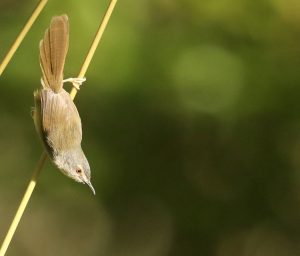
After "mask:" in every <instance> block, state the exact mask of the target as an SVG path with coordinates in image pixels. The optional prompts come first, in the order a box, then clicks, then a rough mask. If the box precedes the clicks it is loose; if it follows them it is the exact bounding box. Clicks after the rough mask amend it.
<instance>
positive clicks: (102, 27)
mask: <svg viewBox="0 0 300 256" xmlns="http://www.w3.org/2000/svg"><path fill="white" fill-rule="evenodd" d="M116 3H117V0H111V2H110V4H109V6H108V9H107V11H106V13H105V15H104V18H103V20H102V22H101V24H100V26H99V28H98V31H97V33H96V36H95V38H94V40H93V42H92V45H91V47H90V49H89V51H88V54H87V56H86V58H85V60H84V62H83V64H82V67H81V69H80V72H79V76H78V77H84V76H85V73H86V71H87V69H88V67H89V65H90V62H91V60H92V58H93V56H94V53H95V51H96V49H97V46H98V45H99V42H100V39H101V37H102V35H103V32H104V30H105V28H106V26H107V23H108V21H109V18H110V16H111V13H112V11H113V9H114V7H115V5H116ZM76 94H77V89H75V87H73V88H72V90H71V92H70V96H71V98H72V99H74V98H75V96H76ZM46 159H47V153H46V152H43V153H42V155H41V157H40V160H39V162H38V164H37V166H36V169H35V170H34V172H33V175H32V177H31V179H30V182H29V184H28V186H27V189H26V191H25V193H24V196H23V198H22V200H21V203H20V205H19V208H18V210H17V212H16V214H15V217H14V219H13V221H12V223H11V225H10V227H9V229H8V232H7V234H6V236H5V238H4V241H3V243H2V246H1V248H0V256H4V255H5V253H6V250H7V248H8V247H9V244H10V242H11V240H12V238H13V235H14V233H15V231H16V229H17V227H18V224H19V222H20V220H21V218H22V215H23V213H24V211H25V209H26V206H27V204H28V202H29V200H30V197H31V195H32V192H33V190H34V188H35V186H36V183H37V178H38V176H39V174H40V172H41V170H42V169H43V166H44V163H45V161H46Z"/></svg>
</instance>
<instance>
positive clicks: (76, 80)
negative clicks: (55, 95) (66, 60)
mask: <svg viewBox="0 0 300 256" xmlns="http://www.w3.org/2000/svg"><path fill="white" fill-rule="evenodd" d="M85 81H86V78H85V77H75V78H68V79H64V80H63V83H66V82H70V83H72V84H73V86H74V87H75V88H76V89H77V90H80V86H81V85H82V83H83V82H85Z"/></svg>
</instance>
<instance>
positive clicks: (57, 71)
mask: <svg viewBox="0 0 300 256" xmlns="http://www.w3.org/2000/svg"><path fill="white" fill-rule="evenodd" d="M68 47H69V21H68V16H67V15H62V16H56V17H53V18H52V20H51V24H50V27H49V28H48V29H47V30H46V32H45V35H44V38H43V39H42V40H41V42H40V65H41V69H42V72H43V78H42V80H43V86H44V87H49V88H51V89H52V90H53V91H54V92H59V91H60V90H61V88H62V85H63V68H64V64H65V59H66V55H67V52H68Z"/></svg>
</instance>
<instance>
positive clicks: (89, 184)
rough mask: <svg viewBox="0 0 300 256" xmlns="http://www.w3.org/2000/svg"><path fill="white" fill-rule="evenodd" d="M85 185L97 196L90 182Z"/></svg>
mask: <svg viewBox="0 0 300 256" xmlns="http://www.w3.org/2000/svg"><path fill="white" fill-rule="evenodd" d="M85 184H86V185H88V186H89V187H90V189H91V190H92V192H93V194H94V195H96V191H95V189H94V187H93V185H92V183H91V182H90V181H89V180H88V181H85Z"/></svg>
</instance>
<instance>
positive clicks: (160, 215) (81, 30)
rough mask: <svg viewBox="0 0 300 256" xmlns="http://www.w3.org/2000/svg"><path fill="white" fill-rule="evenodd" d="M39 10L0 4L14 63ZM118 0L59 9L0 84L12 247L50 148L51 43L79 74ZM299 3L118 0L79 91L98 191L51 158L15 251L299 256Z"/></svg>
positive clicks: (3, 197)
mask: <svg viewBox="0 0 300 256" xmlns="http://www.w3.org/2000/svg"><path fill="white" fill-rule="evenodd" d="M37 2H38V1H32V0H26V1H16V0H1V1H0V22H1V23H0V24H1V25H0V31H1V36H0V58H1V59H2V58H3V57H4V55H5V53H6V52H7V50H8V49H9V47H10V45H11V44H12V42H13V41H14V39H15V37H16V36H17V34H18V33H19V31H20V30H21V28H22V26H23V24H24V22H25V21H26V20H27V19H28V17H29V15H30V14H31V12H32V10H33V8H34V7H35V5H36V4H37ZM107 4H108V1H96V0H89V1H73V0H65V1H58V0H49V2H48V4H47V6H46V8H45V9H44V11H43V12H42V13H41V15H40V17H39V18H38V20H37V22H36V23H35V24H34V26H33V28H32V29H31V31H30V32H29V34H28V35H27V36H26V38H25V40H24V42H23V43H22V45H21V47H20V48H19V49H18V51H17V53H16V54H15V56H14V57H13V59H12V61H11V62H10V63H9V65H8V67H7V69H6V70H5V72H4V73H3V75H2V76H1V78H0V145H1V147H0V162H1V171H0V239H1V240H2V239H3V237H4V235H5V232H6V230H7V228H8V226H9V224H10V222H11V220H12V217H13V215H14V212H15V210H16V208H17V205H18V203H19V201H20V199H21V197H22V195H23V192H24V190H25V187H26V185H27V183H28V181H29V178H30V176H31V174H32V171H33V168H34V167H35V165H36V162H37V160H38V159H39V156H40V153H41V151H42V149H43V148H42V144H41V142H40V140H39V138H38V136H37V134H36V132H35V130H34V126H33V121H32V119H31V117H30V107H31V106H32V105H33V95H32V93H33V91H34V90H35V89H36V88H38V87H39V86H40V77H41V71H40V67H39V62H38V43H39V40H40V39H41V38H42V36H43V34H44V31H45V29H46V28H47V27H48V25H49V22H50V20H51V17H52V16H54V15H59V14H63V13H67V14H68V15H69V18H70V30H71V31H70V49H69V54H68V57H67V61H66V67H65V77H72V76H73V77H74V76H76V74H77V73H78V72H79V69H80V67H81V64H82V62H83V59H84V57H85V54H86V53H87V50H88V48H89V45H90V43H91V40H92V38H93V36H94V33H95V31H96V29H97V27H98V25H99V21H100V20H101V18H102V16H103V13H104V10H105V9H106V7H107ZM299 13H300V2H299V0H259V1H258V0H239V1H238V0H204V1H197V0H174V1H172V0H152V1H150V0H148V1H146V0H140V1H132V0H127V1H126V0H125V1H124V0H123V1H122V0H120V1H119V2H118V4H117V6H116V9H115V12H114V13H113V15H112V19H111V21H110V23H109V25H108V27H107V30H106V32H105V34H104V37H103V40H102V42H101V44H100V46H99V48H98V50H97V52H96V54H95V56H94V59H93V61H92V63H91V66H90V68H89V70H88V72H87V74H86V76H87V82H86V83H85V84H84V86H83V87H82V90H81V91H80V93H79V94H78V96H77V98H76V104H77V106H78V109H79V112H80V114H81V118H82V122H83V135H84V136H83V148H84V150H85V152H86V155H87V156H88V159H89V162H90V165H91V168H92V181H93V184H94V187H95V189H96V192H97V195H96V196H93V195H92V193H91V191H90V190H89V189H88V187H85V186H83V185H80V184H78V183H75V182H73V181H72V180H70V179H68V178H66V177H65V176H63V175H62V174H61V173H60V172H59V171H58V170H57V169H56V168H55V167H54V166H53V165H52V164H50V163H47V164H46V166H45V168H44V170H43V172H42V174H41V176H40V178H39V181H38V185H37V188H36V190H35V191H34V194H33V197H32V198H31V201H30V204H29V206H28V208H27V209H26V211H25V214H24V216H23V219H22V221H21V223H20V226H19V228H18V230H17V232H16V234H15V237H14V239H13V242H12V244H11V246H10V248H9V250H8V253H7V255H24V256H27V255H28V256H32V255H33V256H34V255H45V256H48V255H49V256H50V255H63V256H64V255H87V256H89V255H91V256H93V255H107V256H171V255H172V256H173V255H175V256H177V255H178V256H181V255H191V256H192V255H208V256H210V255H212V256H243V255H245V256H252V255H255V256H256V255H257V256H268V255H272V256H281V255H282V256H290V255H299V254H300V186H299V185H300V100H299V98H300V83H299V81H300V15H299Z"/></svg>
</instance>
